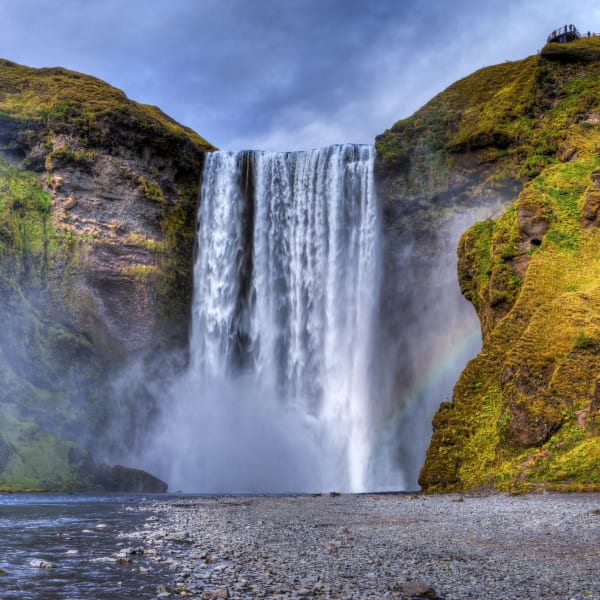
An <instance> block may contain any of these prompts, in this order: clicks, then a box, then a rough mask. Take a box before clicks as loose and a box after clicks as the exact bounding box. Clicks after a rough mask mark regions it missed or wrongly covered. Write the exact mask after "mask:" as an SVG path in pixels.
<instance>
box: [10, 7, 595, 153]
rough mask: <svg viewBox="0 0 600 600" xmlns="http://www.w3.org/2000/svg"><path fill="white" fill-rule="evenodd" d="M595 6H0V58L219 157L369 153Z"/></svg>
mask: <svg viewBox="0 0 600 600" xmlns="http://www.w3.org/2000/svg"><path fill="white" fill-rule="evenodd" d="M565 23H567V24H570V23H574V24H575V25H576V26H577V27H578V28H579V30H580V31H582V32H583V31H586V32H587V31H588V30H591V31H599V32H600V3H598V2H597V0H570V1H569V2H565V1H564V0H456V1H453V0H448V1H442V0H423V1H418V0H60V2H56V0H52V1H48V0H1V2H0V56H1V57H3V58H6V59H9V60H12V61H14V62H18V63H21V64H26V65H29V66H34V67H42V66H57V65H60V66H64V67H67V68H70V69H74V70H77V71H82V72H84V73H88V74H91V75H95V76H96V77H100V78H101V79H104V80H105V81H107V82H109V83H111V84H112V85H114V86H116V87H118V88H120V89H122V90H124V91H125V93H126V94H127V95H128V96H129V97H130V98H132V99H134V100H137V101H139V102H144V103H148V104H156V105H158V106H160V107H161V108H162V109H163V110H164V111H165V112H166V113H168V114H169V115H171V116H172V117H173V118H175V119H176V120H178V121H180V122H181V123H183V124H185V125H188V126H190V127H192V128H193V129H195V130H196V131H197V132H198V133H200V134H201V135H202V136H204V137H205V138H207V139H208V140H209V141H211V142H212V143H213V144H215V145H217V146H218V147H220V148H222V149H228V150H237V149H242V148H261V149H269V150H297V149H309V148H313V147H318V146H323V145H327V144H331V143H336V142H338V143H339V142H362V143H371V142H372V141H373V139H374V137H375V136H376V135H377V134H378V133H380V132H382V131H384V130H385V129H386V128H388V127H390V126H391V125H392V124H393V123H394V122H395V121H397V120H398V119H401V118H404V117H407V116H409V115H410V114H412V113H413V112H414V111H415V110H416V109H418V108H419V107H420V106H421V105H422V104H424V103H425V102H426V101H427V100H429V99H430V98H431V97H432V96H434V95H435V94H436V93H438V92H439V91H441V90H442V89H444V88H445V87H446V86H448V85H449V84H451V83H452V82H453V81H456V80H457V79H459V78H461V77H464V76H466V75H468V74H469V73H471V72H473V71H474V70H476V69H478V68H480V67H484V66H488V65H492V64H497V63H500V62H504V61H506V60H517V59H520V58H524V57H526V56H529V55H531V54H535V53H536V52H537V51H538V50H539V49H540V48H541V47H542V46H543V44H544V42H545V39H546V36H547V35H548V33H549V32H550V31H551V30H552V29H555V28H556V27H558V26H560V25H563V24H565Z"/></svg>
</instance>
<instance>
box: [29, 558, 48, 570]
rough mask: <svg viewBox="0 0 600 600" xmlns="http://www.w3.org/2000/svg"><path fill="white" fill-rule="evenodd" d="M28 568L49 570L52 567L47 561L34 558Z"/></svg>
mask: <svg viewBox="0 0 600 600" xmlns="http://www.w3.org/2000/svg"><path fill="white" fill-rule="evenodd" d="M29 566H30V567H35V568H36V569H51V568H52V567H53V565H52V563H51V562H50V561H49V560H41V559H39V558H34V559H33V560H32V561H31V562H30V563H29Z"/></svg>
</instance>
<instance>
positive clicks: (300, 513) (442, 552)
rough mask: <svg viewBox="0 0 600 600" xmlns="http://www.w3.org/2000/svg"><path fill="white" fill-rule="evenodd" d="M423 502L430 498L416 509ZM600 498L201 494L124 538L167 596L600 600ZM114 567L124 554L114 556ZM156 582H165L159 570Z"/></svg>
mask: <svg viewBox="0 0 600 600" xmlns="http://www.w3.org/2000/svg"><path fill="white" fill-rule="evenodd" d="M415 499H419V501H418V502H415V501H414V500H415ZM599 502H600V494H573V495H559V494H540V495H523V496H505V495H500V494H498V495H488V496H470V495H468V494H463V495H462V496H460V500H457V497H456V496H414V495H412V496H411V495H401V494H398V495H395V494H385V495H384V494H381V495H378V494H364V495H351V494H340V495H329V494H323V495H310V496H309V495H306V496H286V497H270V496H260V497H249V496H243V497H235V496H233V497H231V496H227V497H196V498H195V497H192V498H185V499H181V498H177V499H171V500H166V501H161V500H156V501H152V500H150V501H148V502H147V503H144V504H143V505H140V507H139V510H141V511H144V512H147V513H149V516H148V519H147V520H146V522H145V525H144V527H143V528H141V529H140V530H138V531H134V532H130V533H126V534H124V536H123V537H126V538H128V540H129V541H128V542H126V544H127V543H128V544H131V545H130V546H127V547H126V548H125V549H124V550H122V551H121V552H124V554H123V555H121V554H118V555H117V556H124V557H125V558H127V557H129V556H131V555H132V554H131V552H132V550H135V552H136V553H138V554H139V555H140V556H142V552H143V559H144V560H145V561H146V562H148V561H149V562H150V563H152V562H157V563H160V564H161V565H162V570H160V571H157V573H158V572H160V573H162V576H163V577H165V578H166V579H169V578H170V581H165V583H164V585H161V586H159V587H158V588H157V589H156V597H157V598H158V597H160V598H169V597H192V598H194V599H202V600H214V599H219V598H226V599H248V600H250V599H252V598H312V597H320V598H344V599H349V600H352V599H356V598H361V599H362V598H364V599H368V598H382V599H384V598H399V599H408V598H413V599H417V598H429V599H430V600H433V599H436V598H437V599H440V598H443V599H444V600H468V599H479V598H502V599H503V600H530V599H531V598H554V597H556V598H567V599H569V598H573V599H576V600H582V599H584V598H586V599H590V600H591V599H595V600H599V599H600V578H597V577H596V573H597V565H598V564H600V544H598V542H597V540H598V539H600V519H598V517H597V516H596V513H595V512H594V511H595V510H597V509H598V505H599ZM113 560H114V558H113ZM154 576H157V575H156V574H155V575H154Z"/></svg>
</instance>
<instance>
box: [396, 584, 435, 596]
mask: <svg viewBox="0 0 600 600" xmlns="http://www.w3.org/2000/svg"><path fill="white" fill-rule="evenodd" d="M401 589H402V593H403V594H405V595H406V596H408V597H410V598H431V599H437V598H438V595H437V594H436V593H435V591H434V590H433V588H431V587H430V586H428V585H427V584H426V583H421V582H418V581H408V582H406V583H405V584H404V585H403V586H402V588H401Z"/></svg>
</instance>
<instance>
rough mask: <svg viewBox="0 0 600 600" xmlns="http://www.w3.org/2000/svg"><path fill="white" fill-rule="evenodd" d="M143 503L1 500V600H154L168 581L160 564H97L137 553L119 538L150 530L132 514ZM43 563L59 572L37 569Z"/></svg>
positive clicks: (140, 560) (118, 498) (139, 560)
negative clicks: (160, 585)
mask: <svg viewBox="0 0 600 600" xmlns="http://www.w3.org/2000/svg"><path fill="white" fill-rule="evenodd" d="M142 500H143V498H142V497H141V496H129V495H127V496H124V495H102V496H86V495H52V494H0V600H8V599H9V598H10V599H13V598H18V599H19V600H27V599H35V600H44V599H51V598H53V599H58V598H61V599H63V598H64V599H80V598H81V599H83V598H85V599H92V598H96V599H98V600H100V599H111V600H115V599H120V598H123V599H125V598H149V597H153V596H154V594H155V590H156V586H157V583H160V579H161V573H160V571H159V570H158V569H157V566H156V563H152V564H150V562H149V561H147V560H145V559H144V557H143V556H137V555H133V556H131V562H130V563H128V564H116V561H114V560H113V561H111V562H108V561H107V562H90V561H93V560H94V559H99V558H102V557H113V558H114V556H115V554H116V553H117V552H118V551H119V550H120V549H124V548H127V547H129V546H135V543H129V542H128V540H127V539H118V538H117V536H118V534H119V533H120V532H131V531H134V530H135V529H138V528H140V527H142V526H143V521H144V518H145V516H144V515H143V514H140V513H139V512H138V511H134V510H131V509H132V508H134V507H135V506H136V505H137V504H138V503H140V502H141V501H142ZM128 508H129V510H128ZM98 525H101V527H98ZM36 559H39V560H43V561H49V562H51V563H52V567H51V568H40V567H34V566H31V561H33V560H36ZM140 567H143V568H148V569H150V571H149V572H148V573H146V574H145V573H142V572H140Z"/></svg>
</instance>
